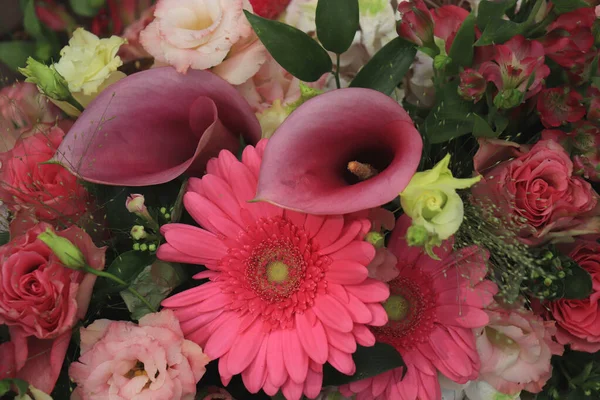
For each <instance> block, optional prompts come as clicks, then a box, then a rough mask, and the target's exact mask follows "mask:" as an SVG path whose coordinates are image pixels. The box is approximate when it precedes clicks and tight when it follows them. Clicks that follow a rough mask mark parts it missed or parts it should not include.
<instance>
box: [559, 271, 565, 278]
mask: <svg viewBox="0 0 600 400" xmlns="http://www.w3.org/2000/svg"><path fill="white" fill-rule="evenodd" d="M565 276H567V274H565V271H559V272H558V277H559V278H560V279H564V277H565Z"/></svg>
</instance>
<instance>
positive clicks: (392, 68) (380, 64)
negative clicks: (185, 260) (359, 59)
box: [350, 37, 417, 95]
mask: <svg viewBox="0 0 600 400" xmlns="http://www.w3.org/2000/svg"><path fill="white" fill-rule="evenodd" d="M416 54H417V49H416V48H415V46H414V45H413V44H412V43H409V42H407V41H406V40H404V39H402V38H400V37H397V38H395V39H394V40H392V41H391V42H389V43H388V44H386V45H385V46H384V47H383V48H382V49H381V50H379V51H378V52H377V53H376V54H375V55H374V56H373V58H371V60H369V62H368V63H367V65H365V66H364V67H363V68H362V69H361V70H360V71H359V72H358V74H357V75H356V77H355V78H354V80H353V81H352V83H350V86H351V87H362V88H369V89H375V90H378V91H380V92H382V93H385V94H387V95H389V94H391V93H392V92H393V91H394V88H396V86H398V85H399V84H400V82H402V78H404V75H405V74H406V72H407V71H408V69H409V68H410V66H411V64H412V62H413V61H414V59H415V55H416Z"/></svg>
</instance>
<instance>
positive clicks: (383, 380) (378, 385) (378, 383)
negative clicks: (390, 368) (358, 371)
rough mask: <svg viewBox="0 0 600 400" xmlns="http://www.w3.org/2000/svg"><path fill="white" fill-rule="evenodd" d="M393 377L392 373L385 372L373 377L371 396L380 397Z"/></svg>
mask: <svg viewBox="0 0 600 400" xmlns="http://www.w3.org/2000/svg"><path fill="white" fill-rule="evenodd" d="M392 377H393V374H392V373H391V372H384V373H383V374H379V375H376V376H374V377H373V383H372V385H371V394H372V395H373V397H377V396H379V395H380V394H381V393H383V392H384V391H385V388H386V387H387V385H388V384H389V383H390V379H391V378H392Z"/></svg>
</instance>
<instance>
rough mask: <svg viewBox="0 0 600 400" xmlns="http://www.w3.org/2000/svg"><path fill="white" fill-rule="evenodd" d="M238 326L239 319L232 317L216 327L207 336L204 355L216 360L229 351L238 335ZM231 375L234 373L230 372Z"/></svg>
mask: <svg viewBox="0 0 600 400" xmlns="http://www.w3.org/2000/svg"><path fill="white" fill-rule="evenodd" d="M239 327H240V320H239V319H238V318H234V317H231V318H229V319H228V320H227V321H226V322H225V323H223V324H222V325H221V326H220V327H218V328H217V329H216V330H215V332H214V334H213V335H211V336H210V338H208V341H207V342H206V345H205V346H204V352H205V353H206V355H208V356H209V357H210V358H211V359H212V360H216V359H217V358H219V357H221V356H222V355H223V354H225V353H227V352H229V350H230V349H231V346H232V345H233V342H234V341H235V339H236V338H237V337H238V335H239ZM221 362H222V360H221ZM228 370H229V369H228ZM232 375H234V374H233V373H232Z"/></svg>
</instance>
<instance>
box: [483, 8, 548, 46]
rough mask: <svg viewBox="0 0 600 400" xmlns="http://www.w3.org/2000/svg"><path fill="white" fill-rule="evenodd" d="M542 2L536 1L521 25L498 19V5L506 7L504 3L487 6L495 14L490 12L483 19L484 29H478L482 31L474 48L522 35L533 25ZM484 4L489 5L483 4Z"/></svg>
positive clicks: (500, 17)
mask: <svg viewBox="0 0 600 400" xmlns="http://www.w3.org/2000/svg"><path fill="white" fill-rule="evenodd" d="M543 2H544V0H537V1H536V3H535V4H534V6H533V9H532V10H531V13H530V14H529V16H528V17H527V19H526V20H525V21H524V22H521V23H517V22H513V21H509V20H505V19H503V18H502V15H500V16H499V17H498V14H497V11H498V10H500V9H501V8H502V7H500V5H503V7H506V5H507V4H506V3H507V2H506V1H505V2H501V3H497V5H493V6H489V5H488V6H487V8H488V9H490V10H492V9H493V10H494V11H495V12H496V14H493V13H491V12H490V13H489V14H488V16H487V19H485V25H484V28H480V29H482V30H483V33H482V34H481V37H480V38H479V39H478V40H477V42H475V46H487V45H490V44H498V43H504V42H506V41H507V40H509V39H510V38H512V37H514V36H516V35H522V34H524V33H525V31H526V30H527V29H528V28H529V27H531V26H532V25H533V24H534V23H535V16H536V15H537V13H538V11H539V9H540V7H541V6H542V4H543ZM482 4H484V3H481V4H480V5H479V7H480V9H481V5H482ZM485 4H489V3H488V2H485ZM506 9H507V8H504V11H506ZM504 11H502V13H504ZM479 22H480V20H479V16H478V21H477V23H478V25H479Z"/></svg>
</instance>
